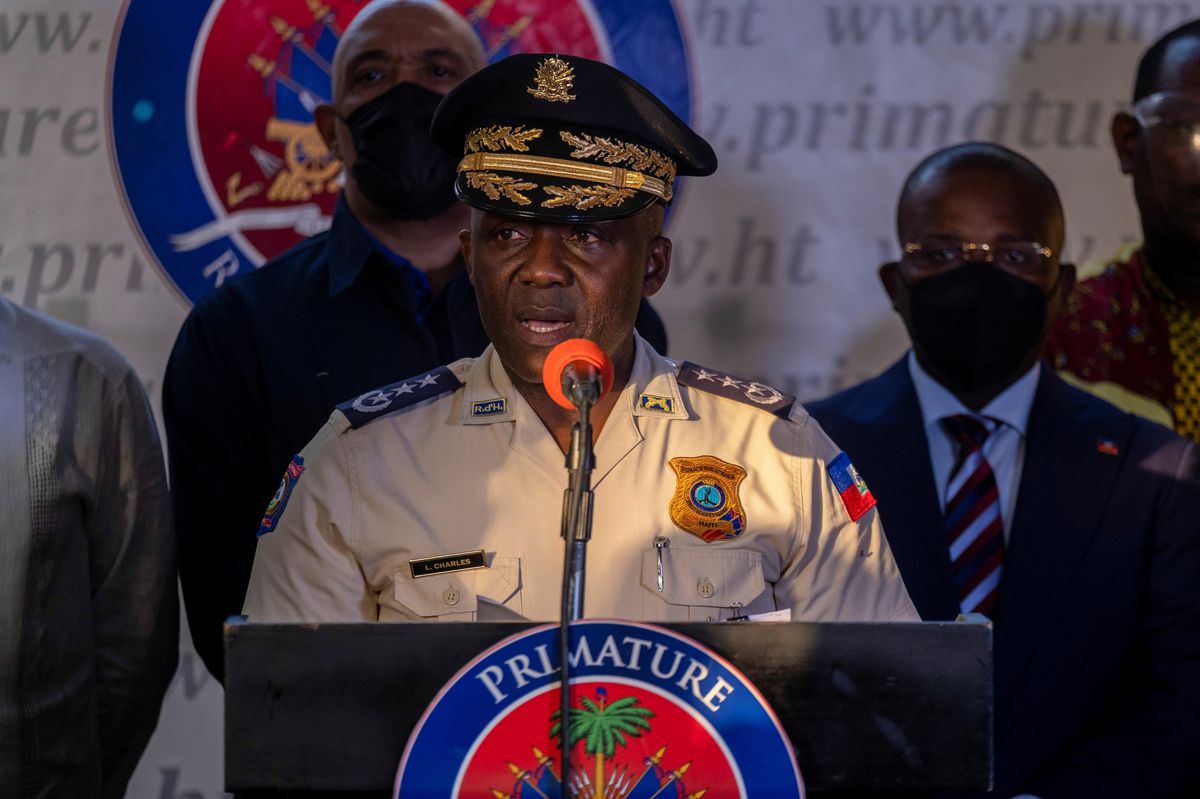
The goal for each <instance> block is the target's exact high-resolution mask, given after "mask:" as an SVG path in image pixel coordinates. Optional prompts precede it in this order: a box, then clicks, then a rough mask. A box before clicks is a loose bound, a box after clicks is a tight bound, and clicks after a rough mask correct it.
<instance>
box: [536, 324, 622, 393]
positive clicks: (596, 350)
mask: <svg viewBox="0 0 1200 799" xmlns="http://www.w3.org/2000/svg"><path fill="white" fill-rule="evenodd" d="M542 383H543V384H544V385H545V387H546V393H547V394H549V395H550V399H552V400H554V401H555V402H556V403H557V404H558V405H561V406H562V407H564V408H566V409H567V410H570V411H573V410H575V409H576V408H578V407H579V406H580V405H583V404H584V403H587V404H589V405H594V404H595V403H597V402H599V401H600V400H601V399H603V398H604V397H605V395H607V394H608V392H609V391H610V390H611V389H612V384H613V364H612V359H611V358H609V357H608V354H607V353H606V352H605V351H604V350H602V349H600V346H599V345H598V344H596V343H595V342H594V341H589V340H588V339H586V338H572V339H568V340H566V341H564V342H562V343H561V344H558V345H557V346H555V347H554V349H552V350H550V354H549V355H547V356H546V362H545V364H543V365H542Z"/></svg>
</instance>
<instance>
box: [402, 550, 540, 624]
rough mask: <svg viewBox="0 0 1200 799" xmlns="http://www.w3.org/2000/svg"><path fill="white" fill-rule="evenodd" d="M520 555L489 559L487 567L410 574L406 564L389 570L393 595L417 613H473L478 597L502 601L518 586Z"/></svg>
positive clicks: (426, 615) (435, 614)
mask: <svg viewBox="0 0 1200 799" xmlns="http://www.w3.org/2000/svg"><path fill="white" fill-rule="evenodd" d="M520 578H521V559H520V558H501V557H494V558H492V565H491V566H489V567H488V568H486V569H474V570H472V571H461V572H450V573H448V574H434V575H430V576H429V577H413V576H412V571H411V570H410V569H409V567H408V564H407V563H406V564H404V565H403V566H399V567H397V568H396V569H395V570H394V571H393V572H392V583H393V594H392V595H393V596H394V597H395V599H396V601H397V602H399V603H400V604H401V605H403V606H404V607H406V608H408V609H409V610H410V611H412V612H413V613H415V614H416V615H418V616H425V617H433V616H445V615H448V614H451V613H474V612H475V611H476V610H477V609H478V607H479V599H478V598H479V597H480V596H484V597H487V598H488V599H490V600H492V601H493V602H496V603H498V604H504V603H505V602H507V601H508V600H509V599H511V598H512V597H513V595H514V594H516V593H517V590H518V589H519V588H520V585H521V579H520Z"/></svg>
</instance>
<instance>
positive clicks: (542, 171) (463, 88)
mask: <svg viewBox="0 0 1200 799" xmlns="http://www.w3.org/2000/svg"><path fill="white" fill-rule="evenodd" d="M430 132H431V134H432V136H433V138H434V140H435V141H436V142H437V143H438V145H439V146H440V147H441V148H442V149H443V150H445V151H446V152H448V153H450V154H452V155H453V156H454V157H456V158H461V159H462V160H461V161H460V163H459V167H458V179H457V181H456V182H455V191H456V192H457V194H458V196H459V197H460V198H461V199H462V200H463V201H464V202H466V203H467V204H469V205H472V206H474V207H477V208H482V209H484V210H489V211H495V212H498V213H502V214H506V215H510V216H519V217H528V218H534V219H544V220H546V221H594V220H602V219H613V218H618V217H622V216H628V215H630V214H633V213H636V212H638V211H640V210H642V209H643V208H645V207H647V206H648V205H650V204H651V203H654V202H661V203H664V204H665V203H668V202H670V200H671V196H672V193H673V183H674V179H675V177H676V175H694V176H703V175H710V174H712V173H713V172H715V171H716V168H717V157H716V155H715V154H714V153H713V149H712V147H711V146H710V145H709V143H708V142H707V141H705V140H704V138H703V137H701V136H699V135H698V134H696V133H695V132H694V131H693V130H692V129H691V128H689V127H688V126H687V124H686V123H684V122H683V120H681V119H680V118H679V117H678V116H676V115H675V113H674V112H673V111H671V109H670V108H668V107H667V106H666V104H664V103H663V102H662V101H661V100H659V99H658V98H657V97H655V96H654V94H652V93H651V92H650V91H649V90H647V89H646V88H645V87H644V86H642V85H641V84H639V83H638V82H637V81H635V80H633V79H632V78H630V77H629V76H628V75H625V74H624V73H623V72H621V71H620V70H618V69H615V68H613V67H611V66H609V65H608V64H605V63H602V62H599V61H592V60H591V59H587V58H579V57H577V56H569V55H554V54H548V53H542V54H534V53H526V54H521V55H514V56H510V57H508V58H505V59H503V60H501V61H498V62H496V63H495V64H491V65H490V66H487V67H484V68H483V69H482V70H480V71H479V72H476V73H475V74H474V75H471V76H470V77H468V78H467V79H466V80H464V81H463V82H462V83H460V84H459V85H458V86H456V87H455V88H454V89H452V90H451V91H450V93H449V94H447V95H446V97H445V98H444V99H443V100H442V102H441V104H440V105H439V106H438V108H437V111H436V112H435V113H434V116H433V124H432V127H431V129H430Z"/></svg>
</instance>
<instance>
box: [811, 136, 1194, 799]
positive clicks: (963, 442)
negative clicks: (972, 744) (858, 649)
mask: <svg viewBox="0 0 1200 799" xmlns="http://www.w3.org/2000/svg"><path fill="white" fill-rule="evenodd" d="M897 228H898V232H899V236H900V245H901V248H902V250H903V253H904V254H903V256H902V257H901V260H900V261H899V262H896V263H888V264H885V265H884V266H883V267H882V268H881V269H880V277H881V279H882V281H883V284H884V287H885V289H886V290H887V292H888V295H889V297H890V298H891V300H892V305H893V307H894V308H895V309H896V311H897V313H899V314H900V316H901V317H902V318H903V319H904V323H905V325H906V327H907V328H908V331H909V335H910V337H911V339H912V350H911V351H910V352H909V353H908V354H907V355H906V356H905V357H903V358H902V359H901V360H900V361H898V362H897V363H896V364H895V365H893V366H892V367H891V368H889V369H888V370H887V371H885V372H884V373H883V374H882V375H880V376H878V377H876V378H874V379H872V380H868V381H867V382H865V383H863V384H861V385H858V386H855V387H853V388H850V389H848V390H846V391H844V392H842V393H840V394H838V395H836V396H834V397H831V398H829V399H827V400H824V401H821V402H817V403H813V404H811V405H810V406H809V411H810V412H811V413H812V415H813V416H814V417H816V418H817V419H818V421H820V423H821V425H822V426H823V427H824V428H825V430H826V432H828V434H829V435H830V436H831V437H832V438H833V439H834V440H836V441H837V442H838V443H839V444H840V445H841V446H842V447H844V448H845V449H846V452H847V453H848V454H849V455H850V456H851V457H852V458H853V459H854V461H855V463H856V464H857V465H858V466H859V468H860V469H861V470H862V472H863V474H866V475H870V476H871V490H872V492H873V493H874V495H875V497H876V498H877V500H878V503H879V510H880V514H881V518H882V520H883V524H884V529H885V530H886V531H887V536H888V540H889V542H890V544H891V547H892V550H893V552H894V553H895V556H896V560H897V562H898V563H899V566H900V571H901V574H902V575H903V577H904V582H905V584H906V585H907V586H908V590H909V593H910V594H911V596H912V598H913V601H914V603H915V604H916V606H917V609H918V611H919V612H920V613H921V616H922V618H924V619H927V620H931V619H953V618H954V617H955V616H956V615H957V614H958V613H959V612H962V611H974V612H979V613H984V614H986V615H988V616H989V617H990V618H991V619H992V620H993V622H994V624H995V638H994V655H995V660H994V680H995V683H994V724H995V727H994V734H995V739H994V742H995V793H994V794H989V795H995V796H1000V797H1012V796H1014V795H1021V796H1030V795H1031V796H1037V797H1044V799H1052V797H1081V796H1087V797H1109V796H1112V797H1118V796H1120V797H1126V796H1138V797H1177V796H1195V795H1196V794H1195V792H1194V788H1195V785H1196V782H1195V781H1196V777H1197V766H1198V761H1197V757H1196V754H1197V750H1196V742H1197V741H1200V482H1198V480H1200V473H1198V462H1197V453H1196V448H1195V445H1194V444H1193V443H1191V442H1189V441H1186V440H1184V439H1182V438H1179V437H1177V436H1175V435H1174V434H1173V433H1171V432H1170V431H1168V430H1166V429H1165V428H1162V427H1160V426H1158V425H1155V424H1152V423H1149V422H1146V421H1145V420H1142V419H1139V418H1137V417H1134V416H1131V415H1128V414H1125V413H1122V412H1121V411H1119V410H1117V409H1116V408H1114V407H1113V406H1111V405H1108V404H1107V403H1105V402H1103V401H1101V400H1098V399H1096V398H1094V397H1092V396H1090V395H1088V394H1085V393H1084V392H1082V391H1079V390H1077V389H1074V388H1072V387H1070V386H1068V385H1067V384H1066V383H1064V382H1063V381H1062V380H1061V379H1059V378H1058V377H1057V376H1056V375H1055V374H1054V372H1053V371H1052V370H1051V369H1049V368H1047V367H1045V366H1043V365H1042V364H1041V363H1040V357H1041V354H1042V351H1043V347H1044V345H1045V341H1046V337H1047V333H1048V330H1049V327H1050V324H1051V323H1052V321H1053V319H1054V318H1055V316H1056V314H1057V313H1058V311H1059V309H1060V308H1061V306H1062V303H1063V300H1064V298H1065V297H1066V296H1067V295H1068V293H1069V292H1070V290H1071V287H1072V284H1073V282H1074V268H1073V267H1072V266H1071V265H1069V264H1063V263H1061V262H1060V261H1059V258H1058V252H1059V248H1060V247H1061V245H1062V241H1063V216H1062V208H1061V206H1060V204H1059V199H1058V194H1057V192H1056V191H1055V189H1054V186H1053V184H1052V183H1051V182H1050V180H1049V178H1047V177H1046V175H1045V174H1044V173H1042V171H1041V170H1040V169H1038V168H1037V167H1036V166H1034V165H1033V164H1032V163H1030V162H1029V161H1027V160H1026V159H1024V158H1022V157H1021V156H1019V155H1017V154H1016V153H1013V152H1011V151H1009V150H1006V149H1004V148H1002V147H999V146H996V145H984V144H967V145H960V146H957V147H952V148H949V149H947V150H943V151H941V152H938V153H935V154H934V155H933V156H931V157H930V158H928V159H926V160H925V161H924V162H922V163H921V164H920V165H919V166H918V167H917V168H916V170H914V172H913V173H912V175H911V176H910V177H909V179H908V181H907V182H906V184H905V186H904V190H903V192H902V193H901V197H900V203H899V209H898V214H897Z"/></svg>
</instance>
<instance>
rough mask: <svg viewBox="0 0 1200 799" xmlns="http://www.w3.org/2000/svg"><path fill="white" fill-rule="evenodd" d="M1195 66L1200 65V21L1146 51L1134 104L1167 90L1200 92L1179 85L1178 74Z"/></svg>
mask: <svg viewBox="0 0 1200 799" xmlns="http://www.w3.org/2000/svg"><path fill="white" fill-rule="evenodd" d="M1195 62H1200V19H1196V20H1192V21H1191V22H1185V23H1184V24H1182V25H1180V26H1179V27H1178V28H1175V29H1173V30H1170V31H1167V32H1166V33H1164V34H1163V35H1162V36H1160V37H1159V38H1158V39H1157V40H1156V41H1155V42H1154V44H1152V45H1150V47H1148V48H1147V49H1146V52H1145V53H1143V54H1142V58H1141V60H1140V61H1138V68H1137V78H1136V79H1135V80H1134V84H1133V101H1134V102H1135V103H1136V102H1137V101H1138V100H1140V99H1142V98H1143V97H1147V96H1149V95H1151V94H1155V93H1157V92H1161V91H1164V90H1166V89H1179V88H1186V89H1195V88H1198V87H1197V86H1196V85H1183V86H1181V85H1178V84H1179V82H1180V81H1179V79H1178V73H1180V72H1184V71H1186V68H1187V67H1189V66H1191V65H1192V64H1193V63H1195ZM1193 71H1194V70H1193Z"/></svg>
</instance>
